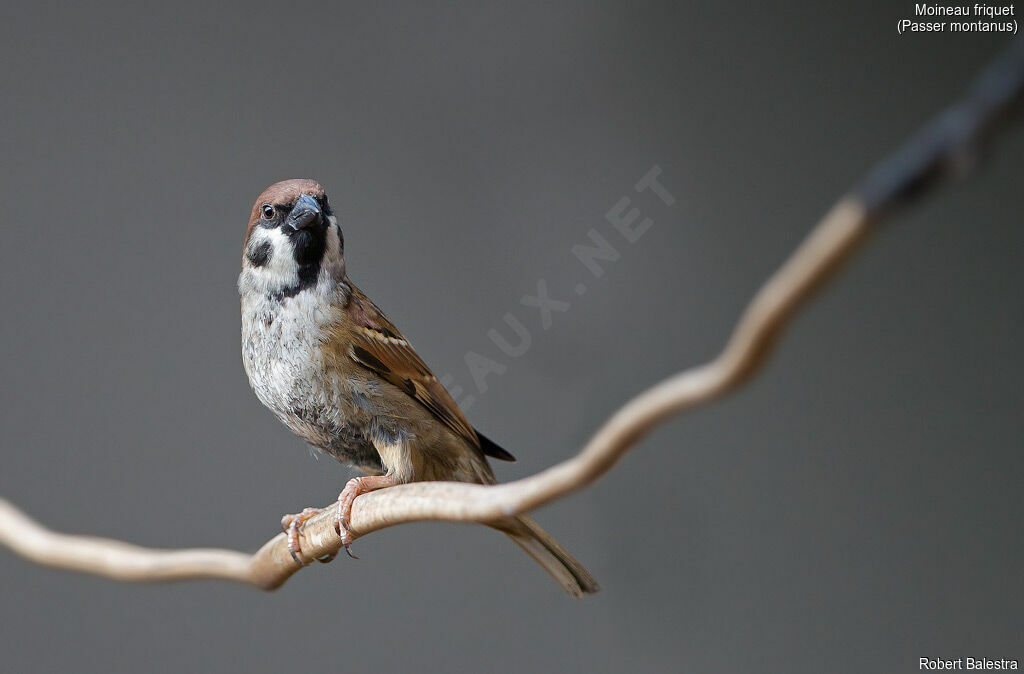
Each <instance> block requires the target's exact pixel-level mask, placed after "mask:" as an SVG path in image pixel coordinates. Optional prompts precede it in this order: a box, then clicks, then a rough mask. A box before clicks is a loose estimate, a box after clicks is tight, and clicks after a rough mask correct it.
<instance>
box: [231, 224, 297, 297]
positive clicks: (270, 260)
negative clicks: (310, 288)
mask: <svg viewBox="0 0 1024 674" xmlns="http://www.w3.org/2000/svg"><path fill="white" fill-rule="evenodd" d="M250 253H252V254H253V256H252V257H250ZM246 256H247V262H248V264H246V265H245V266H244V268H243V270H242V276H241V277H240V278H239V287H240V288H241V286H242V285H245V286H247V287H248V288H249V289H252V290H256V291H260V292H272V291H274V290H277V289H279V288H284V287H288V286H292V285H295V284H296V283H298V281H299V272H298V265H297V264H296V263H295V257H294V255H293V254H292V244H291V241H289V240H288V237H287V236H285V234H284V233H283V232H281V230H280V229H264V228H255V229H253V231H252V234H250V236H249V243H248V245H247V246H246ZM254 257H255V258H256V261H258V262H260V263H261V264H259V265H256V264H254V259H253V258H254Z"/></svg>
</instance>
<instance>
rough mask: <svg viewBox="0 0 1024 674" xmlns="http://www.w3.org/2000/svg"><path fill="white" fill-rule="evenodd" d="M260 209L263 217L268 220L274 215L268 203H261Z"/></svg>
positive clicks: (272, 208)
mask: <svg viewBox="0 0 1024 674" xmlns="http://www.w3.org/2000/svg"><path fill="white" fill-rule="evenodd" d="M262 211H263V217H264V218H266V219H267V220H270V219H271V218H272V217H274V207H273V206H271V205H270V204H263V208H262Z"/></svg>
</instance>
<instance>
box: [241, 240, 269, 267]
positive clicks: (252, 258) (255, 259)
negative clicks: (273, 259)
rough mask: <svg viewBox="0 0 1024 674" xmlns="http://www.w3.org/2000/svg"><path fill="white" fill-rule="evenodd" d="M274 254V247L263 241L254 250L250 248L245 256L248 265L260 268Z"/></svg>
mask: <svg viewBox="0 0 1024 674" xmlns="http://www.w3.org/2000/svg"><path fill="white" fill-rule="evenodd" d="M273 254H274V246H273V244H271V243H270V242H269V241H264V242H263V243H261V244H260V245H258V246H256V247H255V248H250V249H249V252H247V253H246V254H245V256H246V257H247V258H249V264H251V265H252V266H254V267H262V266H263V265H265V264H266V263H267V262H269V261H270V256H271V255H273Z"/></svg>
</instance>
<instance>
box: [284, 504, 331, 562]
mask: <svg viewBox="0 0 1024 674" xmlns="http://www.w3.org/2000/svg"><path fill="white" fill-rule="evenodd" d="M323 511H324V510H323V508H304V509H303V510H302V512H301V513H298V514H296V515H285V516H284V517H282V518H281V528H282V529H284V531H285V533H287V534H288V552H290V553H292V559H294V560H295V563H296V564H298V565H299V566H305V565H306V564H305V563H304V562H303V561H302V558H301V557H299V553H300V552H301V548H300V547H299V532H300V531H301V530H302V525H303V524H305V523H306V522H308V521H309V520H310V519H312V518H313V517H315V516H316V515H319V514H320V513H322V512H323ZM331 559H334V557H333V556H332V557H331V558H329V559H326V558H325V559H321V560H318V561H321V562H324V563H326V562H329V561H331Z"/></svg>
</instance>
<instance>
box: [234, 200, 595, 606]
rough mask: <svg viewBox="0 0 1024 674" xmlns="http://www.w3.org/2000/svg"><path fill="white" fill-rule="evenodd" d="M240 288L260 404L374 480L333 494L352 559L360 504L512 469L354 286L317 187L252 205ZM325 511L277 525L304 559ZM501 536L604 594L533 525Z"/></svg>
mask: <svg viewBox="0 0 1024 674" xmlns="http://www.w3.org/2000/svg"><path fill="white" fill-rule="evenodd" d="M238 291H239V294H240V295H241V300H242V359H243V362H244V363H245V372H246V374H247V375H248V376H249V383H250V384H251V385H252V388H253V390H254V391H255V392H256V396H257V397H258V398H259V399H260V401H261V402H262V403H263V404H264V405H266V406H267V407H268V408H270V410H271V411H273V412H274V414H275V415H276V416H277V418H278V419H280V420H281V421H282V422H283V423H284V424H285V425H286V426H288V428H290V429H291V430H292V431H293V432H294V433H295V434H296V435H298V436H299V437H301V438H302V439H303V440H305V441H306V442H307V443H309V444H310V445H312V446H313V447H314V448H316V449H318V450H320V451H322V452H324V453H326V454H329V455H331V456H333V457H334V458H336V459H338V460H339V461H342V462H344V463H347V464H350V465H352V466H354V467H356V468H358V469H359V470H361V471H362V472H364V473H366V476H365V477H357V478H353V479H351V480H349V481H348V483H347V484H346V485H345V489H344V491H342V492H341V494H340V495H339V496H338V507H337V514H336V526H337V529H338V533H339V535H340V536H341V538H342V543H343V544H344V546H345V550H346V551H349V545H350V544H351V543H352V536H351V534H350V532H349V530H348V523H349V517H350V514H351V510H352V502H353V501H354V500H355V499H356V498H357V497H358V496H359V495H360V494H364V493H366V492H369V491H373V490H376V489H382V488H384V487H389V486H393V485H396V484H402V483H406V482H413V481H421V480H454V481H459V482H473V483H479V484H493V483H494V482H495V478H494V473H493V472H491V467H490V465H488V463H487V458H486V457H487V456H490V457H493V458H496V459H502V460H505V461H512V460H514V459H513V457H512V455H511V454H509V453H508V452H506V451H505V450H504V449H502V448H501V447H499V446H498V445H496V444H494V443H493V442H491V441H490V440H488V439H487V438H486V437H484V436H483V435H481V434H480V433H478V432H477V431H476V430H475V429H474V428H473V427H472V426H471V425H470V424H469V422H468V421H467V420H466V418H465V416H463V414H462V411H461V410H459V408H458V406H457V405H456V404H455V401H454V400H452V397H451V396H450V395H449V394H448V392H447V391H446V390H445V389H444V387H443V386H442V385H441V383H440V382H438V380H437V378H436V377H434V375H433V373H431V371H430V368H428V367H427V366H426V364H425V363H424V362H423V360H422V359H421V358H420V357H419V356H418V355H417V354H416V351H414V350H413V348H412V345H411V344H410V343H409V341H408V340H406V339H405V337H403V336H402V333H401V332H399V331H398V328H396V327H395V326H394V324H393V323H392V322H391V321H389V320H388V318H387V317H386V316H385V315H384V314H383V312H381V310H380V309H378V308H377V305H375V304H374V303H373V302H372V301H370V299H369V298H368V297H367V296H366V295H364V294H363V293H362V291H360V290H359V288H357V287H356V286H355V285H354V284H353V283H352V282H351V281H350V280H349V278H348V276H347V274H346V273H345V245H344V239H343V237H342V233H341V229H340V228H339V227H338V219H337V217H336V216H335V215H334V213H333V211H332V210H331V206H330V204H329V203H328V201H327V195H326V194H324V190H323V188H322V187H321V186H320V185H319V184H318V183H317V182H315V181H313V180H286V181H283V182H279V183H276V184H274V185H271V186H270V187H268V188H267V189H266V190H265V191H264V192H263V194H261V195H260V197H259V198H258V199H257V200H256V203H255V204H254V205H253V207H252V214H251V215H250V217H249V227H248V230H247V231H246V234H245V245H244V250H243V255H242V272H241V274H240V275H239V277H238ZM318 512H320V511H319V510H317V509H314V508H307V509H305V510H304V511H303V512H302V513H299V514H297V515H285V517H284V518H282V526H283V527H284V528H285V530H286V531H287V532H288V544H289V549H290V550H291V552H292V556H293V557H294V558H295V560H296V562H299V563H301V562H300V561H299V560H300V558H299V554H298V553H299V552H300V550H299V536H298V533H299V530H300V528H301V527H302V525H303V523H304V522H306V521H307V520H308V519H309V518H310V517H311V516H313V515H314V514H316V513H318ZM493 526H494V528H496V529H499V530H500V531H502V532H503V533H505V534H506V535H508V536H509V538H511V539H512V540H513V541H515V543H516V544H517V545H519V546H520V547H521V548H522V549H523V550H525V551H526V552H527V553H528V554H529V555H530V556H531V557H533V558H534V559H535V560H536V561H537V562H538V563H539V564H540V565H541V566H542V567H544V569H545V570H546V571H547V572H548V573H549V574H550V575H551V576H552V577H553V578H554V579H555V580H556V581H557V582H558V583H559V585H561V586H562V588H563V589H564V590H565V591H566V592H568V593H569V594H571V595H573V596H577V597H578V596H581V595H583V594H585V593H591V592H596V591H597V590H598V585H597V582H596V581H595V580H594V578H593V577H592V576H591V575H590V573H589V572H588V571H587V570H586V569H585V568H583V566H582V565H581V564H580V563H579V562H578V561H576V560H575V559H574V558H573V557H572V555H570V554H569V553H568V552H567V551H566V550H565V548H563V547H562V546H561V545H559V543H558V542H557V541H556V540H555V539H554V538H552V537H551V536H550V535H549V534H548V533H547V532H545V531H544V530H543V529H541V528H540V527H539V526H538V525H537V523H536V522H534V521H533V520H532V519H530V518H529V517H526V516H523V515H521V516H517V517H514V518H510V519H509V520H508V521H506V522H503V523H501V524H496V525H493ZM349 554H350V555H351V552H350V551H349Z"/></svg>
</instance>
